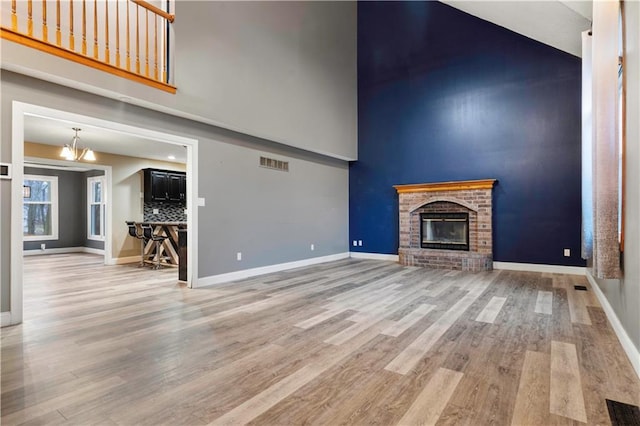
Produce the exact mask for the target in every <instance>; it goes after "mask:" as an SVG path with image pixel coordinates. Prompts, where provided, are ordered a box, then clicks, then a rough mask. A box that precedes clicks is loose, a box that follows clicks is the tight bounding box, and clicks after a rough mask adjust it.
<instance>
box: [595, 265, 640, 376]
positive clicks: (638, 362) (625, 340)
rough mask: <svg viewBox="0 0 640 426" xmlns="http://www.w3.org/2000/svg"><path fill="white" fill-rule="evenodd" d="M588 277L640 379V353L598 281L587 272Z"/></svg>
mask: <svg viewBox="0 0 640 426" xmlns="http://www.w3.org/2000/svg"><path fill="white" fill-rule="evenodd" d="M586 275H587V280H589V283H590V284H591V288H592V289H593V292H594V293H595V294H596V296H597V297H598V300H599V301H600V304H601V305H602V309H603V310H604V313H605V314H606V315H607V319H608V320H609V322H610V323H611V327H613V331H614V332H615V333H616V336H618V340H619V341H620V344H621V345H622V349H624V351H625V353H626V354H627V357H628V358H629V361H631V365H632V366H633V369H634V370H636V374H637V375H638V377H640V351H639V350H638V348H636V346H635V345H634V344H633V342H632V341H631V338H630V337H629V335H628V334H627V331H626V330H625V329H624V327H623V326H622V323H621V322H620V319H619V318H618V316H617V315H616V312H615V311H614V310H613V307H612V306H611V304H610V303H609V300H608V299H607V297H606V296H605V295H604V293H603V292H602V290H600V286H599V285H598V283H597V282H596V280H595V279H594V278H593V276H592V275H591V273H589V272H587V274H586Z"/></svg>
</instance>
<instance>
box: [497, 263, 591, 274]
mask: <svg viewBox="0 0 640 426" xmlns="http://www.w3.org/2000/svg"><path fill="white" fill-rule="evenodd" d="M493 269H502V270H506V271H527V272H550V273H554V274H569V275H582V276H584V275H585V274H586V273H587V268H584V267H582V266H562V265H542V264H537V263H516V262H493Z"/></svg>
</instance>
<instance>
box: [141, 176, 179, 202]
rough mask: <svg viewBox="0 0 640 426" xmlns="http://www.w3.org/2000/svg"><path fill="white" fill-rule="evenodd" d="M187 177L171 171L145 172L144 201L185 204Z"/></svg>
mask: <svg viewBox="0 0 640 426" xmlns="http://www.w3.org/2000/svg"><path fill="white" fill-rule="evenodd" d="M186 182H187V175H186V173H182V172H172V171H169V170H157V169H145V170H144V201H146V202H148V201H162V202H167V203H185V202H186V201H187V194H186V189H187V188H186V187H187V184H186Z"/></svg>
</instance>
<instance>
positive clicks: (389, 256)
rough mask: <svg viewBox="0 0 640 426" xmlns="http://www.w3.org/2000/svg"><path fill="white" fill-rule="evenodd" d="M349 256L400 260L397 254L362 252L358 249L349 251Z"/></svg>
mask: <svg viewBox="0 0 640 426" xmlns="http://www.w3.org/2000/svg"><path fill="white" fill-rule="evenodd" d="M349 257H352V258H354V259H373V260H390V261H392V262H397V261H399V260H400V257H399V256H398V255H397V254H382V253H362V252H358V251H352V252H349Z"/></svg>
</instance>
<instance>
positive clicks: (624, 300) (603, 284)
mask: <svg viewBox="0 0 640 426" xmlns="http://www.w3.org/2000/svg"><path fill="white" fill-rule="evenodd" d="M624 7H625V15H626V25H627V28H626V33H627V40H626V48H627V57H626V58H625V72H626V75H627V117H628V119H627V154H626V155H627V157H626V160H627V161H626V166H627V171H626V173H627V179H626V193H625V202H626V209H625V227H626V229H625V231H626V232H625V251H624V277H623V278H622V279H620V280H598V281H597V282H598V285H599V287H600V289H601V290H602V292H603V293H604V295H605V296H606V298H607V300H608V301H609V303H610V304H611V307H612V308H613V310H614V311H615V312H616V315H617V316H618V318H619V319H620V322H621V323H622V326H623V327H624V328H625V330H626V331H627V334H628V335H629V337H630V338H631V340H632V341H633V344H634V345H635V347H636V348H637V349H638V350H639V351H640V262H638V259H640V223H639V221H638V215H639V214H640V122H639V121H638V119H637V118H638V117H640V81H639V80H638V78H637V76H638V75H640V3H638V2H625V4H624Z"/></svg>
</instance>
